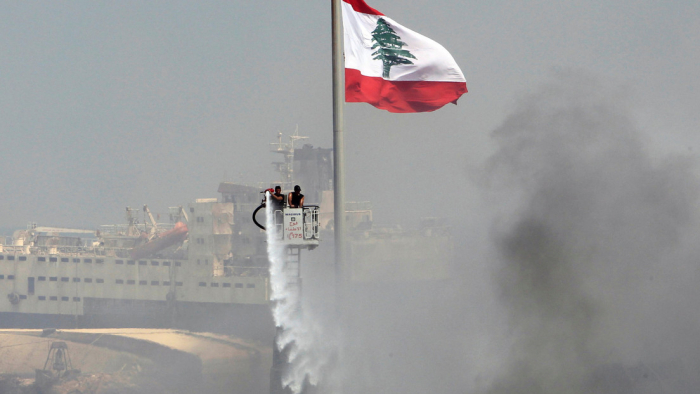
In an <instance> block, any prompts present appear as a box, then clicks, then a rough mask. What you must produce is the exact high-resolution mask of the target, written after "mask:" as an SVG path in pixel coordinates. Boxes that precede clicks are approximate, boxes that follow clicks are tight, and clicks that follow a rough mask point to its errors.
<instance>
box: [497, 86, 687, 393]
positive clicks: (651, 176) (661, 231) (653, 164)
mask: <svg viewBox="0 0 700 394" xmlns="http://www.w3.org/2000/svg"><path fill="white" fill-rule="evenodd" d="M627 94H628V92H626V91H625V90H624V89H622V88H620V87H608V86H606V85H605V84H603V83H602V82H601V81H598V80H596V79H595V78H592V77H589V76H581V75H575V74H563V75H559V76H557V77H556V78H554V79H553V80H552V81H551V82H550V83H548V84H545V85H544V86H542V87H541V89H540V90H539V91H538V92H536V93H534V94H531V95H529V96H527V97H524V98H523V99H522V100H521V102H520V104H519V105H518V107H517V108H516V109H515V111H514V113H513V114H512V115H510V116H509V117H508V118H507V119H506V121H505V122H504V123H503V125H502V126H500V127H499V128H498V129H496V130H495V131H494V132H493V137H494V139H495V141H496V142H497V144H498V148H497V151H496V153H495V154H494V155H493V156H492V157H491V158H490V160H489V161H488V163H487V176H488V180H489V181H490V185H491V187H492V189H491V192H492V193H497V194H498V195H499V196H501V197H502V198H499V199H497V201H502V202H504V205H503V206H502V207H501V211H502V212H503V213H502V214H501V216H500V217H498V218H495V219H496V220H495V221H494V223H495V224H494V230H493V240H494V244H495V246H496V249H497V260H498V266H497V273H496V275H495V284H496V289H497V291H498V297H499V300H500V301H501V302H502V303H503V305H504V306H505V308H506V310H507V316H508V318H507V324H508V327H509V331H510V334H509V336H510V338H511V340H512V346H510V348H509V350H508V355H507V357H505V359H504V360H503V365H502V369H501V370H500V371H498V373H497V377H496V378H495V379H494V381H493V383H492V385H491V386H490V389H489V390H487V391H488V392H492V393H511V392H518V393H590V392H597V393H607V392H631V390H633V389H634V388H635V387H652V386H653V387H656V388H657V389H658V387H663V386H664V385H665V386H666V387H667V389H668V388H669V387H676V389H675V390H672V391H668V392H679V391H678V390H681V389H679V388H678V387H680V386H683V385H686V386H687V384H688V381H689V379H691V380H692V379H695V380H696V383H697V378H695V374H687V376H684V377H680V376H678V375H679V374H680V375H682V370H683V368H691V367H692V368H695V369H697V367H698V364H697V360H698V358H697V356H696V353H697V352H696V350H697V349H696V347H697V346H695V345H693V346H692V347H691V348H689V347H688V345H690V344H693V343H696V342H697V341H695V340H694V339H693V338H697V334H698V331H699V330H698V328H699V327H698V319H697V314H696V313H695V312H693V310H694V307H692V305H693V303H696V302H697V301H698V300H700V299H699V297H698V292H697V291H695V290H694V287H696V286H695V285H694V283H693V282H694V280H693V278H694V276H695V275H696V272H697V266H696V263H695V261H696V258H695V257H694V255H695V253H696V252H697V248H696V247H695V245H696V244H697V241H696V239H697V237H698V235H700V232H699V231H698V226H697V225H698V222H697V215H696V212H697V205H696V204H697V197H698V181H697V178H696V176H695V174H694V173H693V172H692V170H693V166H692V161H691V160H690V159H689V158H687V157H668V158H663V159H658V158H657V159H654V158H653V157H652V155H651V154H650V152H648V151H647V150H646V149H645V144H644V139H643V137H642V134H641V133H640V132H639V131H638V128H637V127H636V126H635V124H634V121H633V119H632V117H631V115H630V113H631V112H630V109H629V108H627V103H626V101H627V100H626V95H627ZM659 132H663V130H660V131H659ZM503 196H507V198H503ZM691 300H692V301H691ZM668 365H676V366H678V365H685V367H683V368H678V367H676V368H675V373H676V374H677V375H676V376H675V377H674V378H671V377H669V376H667V375H668V374H666V375H664V376H661V375H663V374H661V373H658V372H656V370H658V369H669V368H666V366H668ZM635 368H636V369H635ZM632 370H644V371H647V372H645V373H642V374H641V376H642V378H637V377H635V375H634V373H632V372H630V371H632ZM689 370H690V369H689ZM683 387H685V386H683ZM696 387H697V386H696ZM620 390H622V391H620Z"/></svg>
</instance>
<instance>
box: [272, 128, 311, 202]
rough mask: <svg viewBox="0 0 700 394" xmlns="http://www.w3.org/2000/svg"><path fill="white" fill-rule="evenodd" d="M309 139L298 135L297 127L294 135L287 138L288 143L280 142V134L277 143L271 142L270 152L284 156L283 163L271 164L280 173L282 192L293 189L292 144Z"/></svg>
mask: <svg viewBox="0 0 700 394" xmlns="http://www.w3.org/2000/svg"><path fill="white" fill-rule="evenodd" d="M307 138H309V137H305V136H300V135H299V126H298V125H297V127H296V129H295V130H294V134H292V135H290V136H289V142H286V143H285V142H282V133H278V134H277V142H272V143H270V145H272V146H273V148H272V149H271V150H270V151H271V152H273V153H279V154H281V155H283V156H284V161H283V162H280V161H277V162H273V163H272V164H274V165H275V170H276V171H277V172H279V173H280V176H281V177H282V179H280V182H279V183H280V186H282V190H291V189H292V187H294V148H295V146H294V143H295V142H296V141H298V140H305V139H307Z"/></svg>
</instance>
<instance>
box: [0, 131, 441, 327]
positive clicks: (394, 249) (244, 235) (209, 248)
mask: <svg viewBox="0 0 700 394" xmlns="http://www.w3.org/2000/svg"><path fill="white" fill-rule="evenodd" d="M305 138H306V137H300V136H299V135H298V133H297V132H295V133H294V134H293V135H292V136H290V137H289V142H283V141H282V136H281V135H279V136H278V141H277V142H276V143H273V144H272V152H275V153H278V154H281V155H282V157H283V160H282V161H279V162H275V163H273V164H274V165H275V169H276V170H277V173H278V174H279V178H278V179H277V180H276V181H273V182H269V183H261V184H256V185H246V184H239V183H232V182H221V183H220V184H219V187H218V193H219V194H220V196H219V197H215V198H200V199H196V200H195V201H194V202H191V203H189V204H187V205H184V206H178V207H170V208H169V212H168V215H167V220H166V221H163V222H159V221H158V220H157V218H156V217H154V215H153V214H152V213H151V211H150V209H149V208H148V206H143V207H142V208H141V209H134V208H126V212H125V219H126V222H125V223H123V224H113V225H103V226H100V227H99V229H97V230H84V229H71V228H57V227H42V226H38V225H37V224H35V223H30V224H29V225H27V227H26V228H25V229H21V230H18V231H15V232H14V234H13V235H12V237H8V238H7V239H5V240H4V241H5V242H1V243H0V292H1V293H2V294H3V295H5V296H4V297H2V298H0V327H4V328H45V327H64V328H81V327H109V328H118V327H174V328H182V329H188V330H192V331H217V332H225V333H227V334H233V335H237V336H240V337H244V338H251V339H260V340H268V339H269V338H272V337H274V335H275V327H274V324H273V322H272V317H271V312H270V305H269V302H270V283H269V272H268V258H267V244H266V238H265V233H264V231H263V230H261V229H260V228H258V227H257V226H256V225H255V224H254V223H253V221H252V220H251V217H252V215H253V213H254V212H255V210H256V209H257V208H258V207H260V205H261V197H262V195H261V191H263V190H265V189H266V188H269V187H271V186H273V185H281V186H282V188H283V189H284V190H285V191H288V190H291V189H292V188H293V185H295V184H299V185H301V187H302V189H303V190H304V193H305V195H306V201H307V204H308V205H307V207H308V208H305V209H306V210H314V213H313V217H314V220H315V222H314V223H312V224H311V228H314V229H315V230H314V231H312V232H311V233H310V234H309V235H308V236H309V237H310V238H314V241H318V239H323V240H324V242H323V243H326V245H325V246H324V247H323V248H319V249H320V250H321V251H320V253H319V254H318V255H317V256H316V259H328V260H329V261H332V252H331V251H332V248H333V244H332V238H333V236H332V231H333V204H332V201H333V194H332V193H333V192H332V174H333V167H332V150H331V149H323V148H314V147H313V146H312V145H309V144H304V145H303V146H302V147H301V148H297V147H296V146H295V143H297V142H298V140H301V139H305ZM308 202H318V203H317V204H316V205H311V204H310V203H308ZM310 213H311V211H308V212H306V211H305V212H304V214H303V215H307V214H310ZM346 218H347V221H348V226H349V228H350V229H351V231H350V234H351V237H350V239H349V241H348V242H349V252H350V260H349V261H350V267H351V269H350V270H348V271H347V272H348V280H349V281H355V282H362V283H368V282H377V283H381V282H382V281H386V280H405V281H425V280H430V281H432V280H441V279H445V278H447V277H448V272H447V269H446V267H447V264H446V263H444V264H442V266H441V265H440V264H436V263H435V262H436V261H439V262H448V261H450V255H451V250H452V244H451V237H450V234H449V227H448V226H446V225H445V224H444V222H443V221H441V220H439V219H436V218H429V219H424V220H422V221H421V227H420V228H419V230H416V231H404V230H402V229H400V228H397V227H395V226H394V227H378V226H374V224H373V217H372V208H371V204H370V203H368V202H349V203H347V205H346ZM305 237H306V235H305ZM0 241H3V239H2V238H0ZM323 243H322V244H323ZM415 245H420V248H415V247H414V246H415ZM324 250H325V252H324ZM309 253H310V254H311V253H316V252H309ZM426 253H427V254H426ZM428 261H430V262H431V263H430V264H427V263H426V262H428Z"/></svg>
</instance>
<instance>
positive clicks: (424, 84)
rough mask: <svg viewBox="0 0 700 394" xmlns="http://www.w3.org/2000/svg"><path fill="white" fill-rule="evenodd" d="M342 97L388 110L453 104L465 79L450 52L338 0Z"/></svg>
mask: <svg viewBox="0 0 700 394" xmlns="http://www.w3.org/2000/svg"><path fill="white" fill-rule="evenodd" d="M342 6H343V7H342V8H343V26H344V28H345V39H344V43H345V101H346V102H348V103H369V104H372V105H374V106H375V107H377V108H379V109H385V110H387V111H389V112H430V111H435V110H436V109H438V108H441V107H442V106H444V105H445V104H447V103H454V104H457V100H458V99H459V97H460V96H462V95H463V94H464V93H466V92H467V81H466V79H464V75H463V74H462V71H461V70H460V69H459V66H457V63H456V62H455V60H454V59H453V58H452V55H450V53H449V52H447V50H446V49H445V48H444V47H443V46H442V45H440V44H438V43H437V42H435V41H433V40H431V39H430V38H428V37H425V36H422V35H420V34H418V33H416V32H414V31H413V30H409V29H407V28H405V27H403V26H402V25H400V24H398V23H397V22H396V21H394V20H393V19H391V18H389V17H387V16H385V15H384V14H382V13H381V12H379V11H377V10H375V9H374V8H372V7H370V6H368V5H367V3H365V2H364V0H343V2H342Z"/></svg>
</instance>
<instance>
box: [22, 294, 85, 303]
mask: <svg viewBox="0 0 700 394" xmlns="http://www.w3.org/2000/svg"><path fill="white" fill-rule="evenodd" d="M37 298H38V299H39V301H46V296H38V297H37ZM19 299H20V300H26V299H27V296H26V295H24V294H23V295H20V296H19ZM49 300H50V301H58V297H56V296H49ZM61 301H70V297H61ZM73 302H80V297H73Z"/></svg>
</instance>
